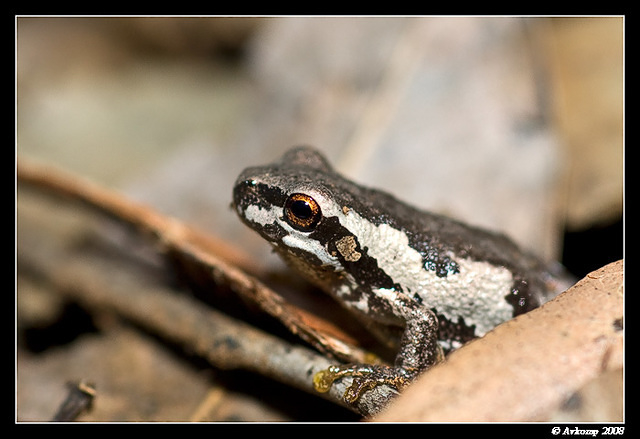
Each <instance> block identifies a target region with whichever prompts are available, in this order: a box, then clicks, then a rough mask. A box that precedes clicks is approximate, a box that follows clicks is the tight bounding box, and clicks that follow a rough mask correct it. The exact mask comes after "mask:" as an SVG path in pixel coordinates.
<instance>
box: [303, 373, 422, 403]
mask: <svg viewBox="0 0 640 439" xmlns="http://www.w3.org/2000/svg"><path fill="white" fill-rule="evenodd" d="M414 375H415V373H413V371H409V370H406V369H403V368H393V367H389V366H382V365H375V366H372V365H366V364H347V365H341V366H330V367H329V368H328V369H326V370H322V371H320V372H318V373H316V374H315V376H314V378H313V384H314V387H315V389H316V390H317V391H318V392H323V393H324V392H327V391H328V390H329V389H330V388H331V386H332V385H333V383H334V382H335V381H337V380H339V379H341V378H343V377H347V376H348V377H352V378H353V381H352V383H351V385H350V386H349V387H348V388H347V390H346V391H345V393H344V395H343V398H344V400H345V401H346V402H347V403H349V404H353V403H355V402H356V401H358V399H359V398H360V396H362V394H364V393H365V392H367V391H369V390H372V389H374V388H375V387H377V386H380V385H385V384H386V385H388V386H391V387H393V388H394V389H396V390H398V391H401V390H402V389H403V388H404V387H406V386H407V384H409V382H411V380H412V378H413V376H414Z"/></svg>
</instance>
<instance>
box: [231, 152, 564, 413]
mask: <svg viewBox="0 0 640 439" xmlns="http://www.w3.org/2000/svg"><path fill="white" fill-rule="evenodd" d="M233 205H234V208H235V210H236V212H237V214H238V215H239V216H240V219H241V220H242V221H243V222H244V223H245V224H246V225H248V226H249V227H250V228H252V229H253V230H255V231H257V232H258V233H259V234H260V235H261V236H262V237H263V238H264V239H266V240H267V241H268V242H269V243H270V244H271V245H272V246H273V247H274V249H275V250H276V252H277V253H278V254H279V255H280V256H281V257H282V258H283V259H284V260H285V261H286V262H287V263H288V264H289V265H290V266H291V267H293V268H294V269H295V270H297V271H298V272H300V273H301V274H302V275H303V276H304V277H306V278H307V279H309V280H310V281H312V282H313V283H315V284H316V285H317V286H319V287H320V288H321V289H323V290H324V291H326V292H327V293H329V294H330V295H332V296H333V297H334V298H335V300H336V301H337V302H339V303H340V304H342V305H343V306H345V307H346V308H347V309H348V310H350V311H352V312H353V314H354V315H355V316H357V317H358V318H359V319H360V320H361V321H362V322H364V324H365V325H366V327H367V328H368V329H369V330H370V331H371V332H372V333H373V334H374V335H376V336H378V337H379V338H380V339H381V340H383V341H386V342H391V343H393V342H395V343H396V345H398V346H399V351H398V353H397V356H396V359H395V364H394V365H393V366H387V365H358V364H351V365H340V366H332V367H331V368H329V369H328V370H326V371H323V372H320V373H319V374H316V376H315V377H314V384H315V387H316V389H317V390H319V391H327V390H328V389H329V388H330V387H331V385H332V384H333V382H335V380H338V379H341V378H342V377H345V376H351V377H353V381H352V384H351V385H350V387H349V388H348V390H347V391H346V393H345V395H344V399H345V400H346V401H348V402H352V403H353V402H355V401H357V399H358V398H359V397H360V396H361V395H362V394H363V392H365V391H367V390H369V389H372V388H374V387H375V386H377V385H380V384H382V383H384V384H388V385H390V386H392V387H394V388H396V389H398V390H401V389H402V388H403V387H404V386H406V385H407V384H408V383H409V382H411V381H412V380H413V379H414V378H415V377H416V376H417V375H418V374H419V373H421V372H422V371H425V370H426V369H428V368H430V367H431V366H433V365H434V364H436V363H438V362H439V361H441V360H442V359H443V357H444V354H445V353H448V352H450V351H452V350H454V349H456V348H458V347H460V346H461V345H462V344H464V343H465V342H467V341H469V340H471V339H474V338H476V337H481V336H483V335H484V334H486V333H487V332H488V331H489V330H491V329H492V328H494V327H495V326H496V325H498V324H500V323H502V322H504V321H506V320H508V319H510V318H512V317H514V316H516V315H518V314H522V313H524V312H527V311H529V310H532V309H534V308H536V307H538V306H540V305H541V304H542V303H544V302H545V301H547V300H549V299H550V298H552V297H554V296H555V295H556V294H557V293H558V292H559V289H560V287H559V286H560V285H561V282H560V281H559V280H558V278H557V277H555V276H554V273H553V272H552V271H551V270H549V269H548V268H547V266H546V265H545V264H543V263H542V262H541V261H540V260H539V259H538V258H536V257H534V256H532V255H531V254H529V253H527V252H525V251H523V250H521V249H520V248H519V247H518V246H516V245H515V244H514V243H513V242H512V241H511V240H509V239H508V238H507V237H505V236H504V235H502V234H498V233H493V232H490V231H486V230H482V229H480V228H476V227H472V226H469V225H466V224H463V223H461V222H459V221H456V220H454V219H451V218H448V217H445V216H441V215H437V214H433V213H429V212H425V211H422V210H418V209H416V208H415V207H412V206H410V205H409V204H406V203H405V202H403V201H400V200H399V199H397V198H395V197H394V196H392V195H390V194H388V193H385V192H383V191H380V190H376V189H371V188H367V187H363V186H361V185H359V184H356V183H354V182H352V181H350V180H348V179H347V178H345V177H343V176H342V175H340V174H339V173H337V172H336V171H334V169H333V168H332V166H331V165H330V164H329V163H328V161H327V160H326V159H325V157H324V156H323V155H322V154H321V153H320V152H318V151H317V150H315V149H313V148H310V147H296V148H293V149H291V150H289V151H288V152H286V153H285V154H284V156H283V157H282V158H281V159H280V160H279V161H277V162H276V163H272V164H269V165H266V166H258V167H250V168H247V169H245V170H244V171H243V172H242V173H241V174H240V176H239V177H238V179H237V181H236V183H235V186H234V189H233Z"/></svg>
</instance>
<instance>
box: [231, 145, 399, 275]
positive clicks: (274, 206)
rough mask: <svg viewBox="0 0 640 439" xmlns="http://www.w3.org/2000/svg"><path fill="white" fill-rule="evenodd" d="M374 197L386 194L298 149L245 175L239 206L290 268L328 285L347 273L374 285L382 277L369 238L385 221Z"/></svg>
mask: <svg viewBox="0 0 640 439" xmlns="http://www.w3.org/2000/svg"><path fill="white" fill-rule="evenodd" d="M373 192H375V193H376V194H380V193H378V192H377V191H372V190H370V189H365V188H362V187H361V186H359V185H357V184H354V183H352V182H351V181H349V180H347V179H345V178H343V177H342V176H340V175H339V174H338V173H337V172H335V171H334V170H333V169H332V167H331V166H330V164H329V163H328V162H327V160H326V159H325V158H324V156H322V155H321V154H320V153H319V152H318V151H316V150H315V149H312V148H308V147H296V148H293V149H291V150H289V151H288V152H287V153H286V154H285V155H284V156H283V157H282V159H281V160H280V161H278V162H276V163H273V164H270V165H266V166H258V167H251V168H247V169H245V170H244V171H243V172H242V173H241V174H240V176H239V177H238V179H237V181H236V183H235V187H234V189H233V204H234V207H235V210H236V212H237V213H238V215H239V216H240V218H241V219H242V221H243V222H244V223H245V224H247V225H248V226H249V227H251V228H252V229H254V230H255V231H257V232H258V233H259V234H260V235H261V236H262V237H263V238H265V239H266V240H267V241H269V242H270V243H271V244H272V245H273V246H274V248H275V249H276V250H277V251H278V253H280V254H281V256H283V257H284V258H285V260H287V262H288V263H289V264H290V265H292V266H294V267H295V268H297V269H299V270H302V271H304V272H305V274H306V275H308V276H309V275H310V277H311V278H312V279H315V280H316V282H317V283H320V284H322V283H325V281H326V280H327V277H335V276H341V274H340V273H343V272H344V271H347V272H348V273H349V274H352V275H355V274H356V272H358V273H359V274H358V275H355V277H356V278H363V276H364V275H365V274H366V277H367V278H369V279H370V277H371V276H372V275H374V274H376V273H378V271H379V270H377V264H376V261H375V259H374V258H372V257H371V256H370V255H369V254H367V249H366V248H364V245H365V244H363V234H367V235H370V233H369V232H368V230H371V226H373V225H374V224H373V222H376V219H377V220H378V221H379V220H380V218H379V217H380V215H381V213H380V212H379V211H378V209H377V206H378V205H379V203H371V200H372V199H373V198H375V197H372V193H373ZM378 196H382V195H378ZM373 245H381V246H383V245H384V242H382V241H380V242H377V243H376V244H374V243H371V242H369V243H367V247H368V249H369V250H371V247H372V246H373ZM378 274H380V275H381V277H382V278H384V280H383V281H381V282H382V283H384V284H387V285H389V286H390V284H389V278H388V277H387V276H386V275H384V273H378ZM319 278H322V279H323V280H321V281H320V282H318V280H319ZM332 280H333V281H336V282H338V280H336V279H332ZM378 283H380V282H378ZM321 286H325V287H326V285H321Z"/></svg>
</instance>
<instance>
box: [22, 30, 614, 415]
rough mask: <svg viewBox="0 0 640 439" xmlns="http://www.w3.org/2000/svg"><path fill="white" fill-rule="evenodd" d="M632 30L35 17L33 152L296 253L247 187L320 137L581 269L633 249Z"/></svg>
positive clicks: (387, 178)
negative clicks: (235, 201)
mask: <svg viewBox="0 0 640 439" xmlns="http://www.w3.org/2000/svg"><path fill="white" fill-rule="evenodd" d="M623 41H624V20H623V18H621V17H562V18H546V17H529V18H519V17H375V18H373V17H372V18H368V17H175V18H174V17H108V18H101V17H87V18H76V17H17V18H16V43H17V44H16V60H17V69H16V121H17V123H16V133H17V143H16V156H17V159H18V160H20V159H22V158H29V159H34V160H37V161H39V162H44V163H49V164H54V165H56V166H58V167H60V168H62V169H65V170H67V171H70V172H73V173H76V174H78V175H81V176H83V177H86V178H89V179H91V180H94V181H96V182H98V183H100V184H103V185H105V186H107V187H110V188H112V189H114V190H117V191H118V192H120V193H122V194H123V195H125V196H127V197H130V198H133V199H135V200H138V201H141V202H144V203H146V204H148V205H150V206H153V207H154V208H156V209H158V210H160V211H162V212H164V213H166V214H168V215H171V216H174V217H178V218H180V219H183V220H185V221H187V222H189V223H192V224H195V225H197V226H199V227H200V228H202V229H204V230H207V231H208V232H210V233H211V234H212V235H218V236H222V237H224V239H225V240H227V241H229V242H230V243H232V244H233V245H236V246H238V247H240V248H242V249H244V250H246V251H249V252H251V253H253V254H255V255H256V259H259V260H265V261H268V263H269V264H273V265H274V266H278V264H279V262H278V261H277V260H276V259H275V258H274V257H272V255H271V253H270V251H269V249H268V248H267V247H266V246H265V245H264V243H263V242H261V241H260V239H259V238H258V237H257V236H255V235H254V234H253V233H251V232H249V231H248V230H247V229H246V228H245V227H244V226H243V225H241V224H240V223H239V221H238V220H237V219H236V217H235V214H234V213H233V212H232V211H231V209H230V208H229V203H230V201H231V188H232V185H233V182H234V180H235V178H236V176H237V175H238V173H239V172H240V171H241V170H242V169H243V168H245V167H247V166H250V165H256V164H264V163H267V162H270V161H274V160H275V159H277V158H278V157H279V156H280V155H281V154H282V153H283V152H284V151H285V150H286V149H287V148H288V147H290V146H293V145H296V144H308V145H313V146H316V147H318V148H319V149H321V150H322V151H324V152H325V153H326V154H327V156H328V158H329V159H330V160H331V161H332V163H334V164H335V166H336V168H337V169H338V170H339V171H340V172H342V173H343V174H345V175H347V176H349V177H350V178H352V179H354V180H356V181H358V182H360V183H362V184H366V185H370V186H376V187H379V188H384V189H386V190H387V191H389V192H392V193H394V194H395V195H396V196H398V197H399V198H401V199H403V200H406V201H409V202H411V203H412V204H415V205H418V206H420V207H422V208H424V209H428V210H431V211H434V212H439V213H444V214H447V215H450V216H454V217H456V218H459V219H462V220H464V221H467V222H469V223H472V224H475V225H480V226H483V227H487V228H491V229H494V230H500V231H503V232H505V233H507V234H508V235H510V236H511V237H512V238H513V239H515V240H516V241H517V242H519V243H520V244H521V245H523V246H524V247H526V248H528V249H530V250H531V251H533V252H536V253H537V254H539V255H541V256H542V257H544V258H546V259H549V260H560V261H562V263H563V264H565V266H567V267H568V268H569V269H570V270H571V271H572V272H573V273H574V274H575V275H576V276H577V277H582V276H584V275H585V274H586V273H588V272H589V271H592V270H594V269H597V268H599V267H601V266H603V265H605V264H607V263H609V262H612V261H615V260H618V259H621V258H622V251H623V225H622V224H623V223H622V218H623V181H624V180H623V158H624V153H623V151H624V149H623V140H624V137H623V121H624V119H623V108H624V107H623V90H624V83H623V59H624V57H623V54H624V45H623ZM18 207H19V208H20V205H18ZM18 245H20V243H19V242H18ZM25 358H27V357H25ZM22 364H26V365H29V363H28V362H26V360H25V361H23V363H22ZM36 364H37V363H34V364H32V365H30V367H31V369H28V368H25V369H24V371H25V372H24V373H23V374H22V377H23V378H24V379H23V381H22V382H21V383H22V389H35V388H36V387H29V386H36V383H38V382H37V381H34V380H33V379H31V380H29V377H33V376H35V375H37V373H36V371H40V372H41V370H39V369H38V366H37V365H36ZM52 367H53V366H52ZM29 370H31V371H32V375H29V373H28V372H27V371H29ZM20 379H21V376H19V380H20ZM19 383H20V381H19ZM39 385H42V383H39ZM25 393H28V392H25ZM19 396H20V392H19ZM27 400H28V398H25V399H19V403H20V404H23V405H21V406H20V407H21V409H22V410H21V411H19V415H20V414H21V415H22V417H23V419H25V420H29V419H41V417H42V416H44V415H43V413H42V411H39V410H43V408H42V407H39V406H38V404H35V405H34V404H31V405H29V403H28V402H27ZM45 411H46V410H45ZM269 416H271V414H270V415H269ZM273 416H274V418H277V417H278V416H283V417H285V418H286V415H282V414H277V415H273Z"/></svg>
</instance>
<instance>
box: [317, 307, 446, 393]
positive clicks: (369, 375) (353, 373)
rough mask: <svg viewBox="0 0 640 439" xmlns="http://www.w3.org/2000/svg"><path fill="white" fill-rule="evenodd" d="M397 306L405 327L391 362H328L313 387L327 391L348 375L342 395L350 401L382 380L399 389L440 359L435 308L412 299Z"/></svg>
mask: <svg viewBox="0 0 640 439" xmlns="http://www.w3.org/2000/svg"><path fill="white" fill-rule="evenodd" d="M399 308H400V309H401V311H400V313H401V314H403V317H404V318H405V321H406V327H405V331H404V333H403V335H402V339H401V341H400V351H399V352H398V355H397V356H396V359H395V365H394V366H385V365H369V364H345V365H337V366H331V367H329V368H328V369H326V370H323V371H320V372H318V373H317V374H316V375H315V376H314V380H313V384H314V387H315V389H316V390H317V391H319V392H327V391H328V390H329V389H330V388H331V386H332V384H333V383H334V382H335V381H337V380H339V379H341V378H344V377H347V376H348V377H351V378H353V381H352V383H351V385H350V386H349V387H348V388H347V390H346V391H345V393H344V395H343V398H344V400H345V401H346V402H347V403H350V404H353V403H355V402H356V401H357V400H358V399H359V398H360V396H361V395H362V394H363V393H364V392H366V391H368V390H371V389H373V388H375V387H377V386H379V385H382V384H387V385H389V386H391V387H393V388H395V389H397V390H398V391H401V390H402V389H403V388H404V387H406V386H407V385H408V384H409V383H410V382H411V381H413V379H415V377H416V376H417V375H418V374H419V373H420V372H422V371H424V370H426V369H428V368H430V367H431V366H433V365H434V364H436V363H438V362H440V361H441V360H442V359H443V358H444V354H443V352H442V348H441V347H440V345H439V344H438V319H437V317H436V315H435V314H434V312H433V311H431V310H430V309H428V308H425V307H422V306H420V305H419V304H417V303H416V302H414V301H410V302H409V304H407V303H405V304H403V305H402V306H401V307H399Z"/></svg>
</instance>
